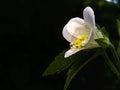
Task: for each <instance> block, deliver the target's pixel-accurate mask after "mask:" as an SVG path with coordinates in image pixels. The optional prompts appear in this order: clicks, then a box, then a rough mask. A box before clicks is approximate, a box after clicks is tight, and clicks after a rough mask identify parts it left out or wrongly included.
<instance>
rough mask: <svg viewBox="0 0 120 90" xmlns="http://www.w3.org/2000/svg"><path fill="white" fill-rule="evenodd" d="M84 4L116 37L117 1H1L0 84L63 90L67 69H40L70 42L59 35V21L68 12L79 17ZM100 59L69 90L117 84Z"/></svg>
mask: <svg viewBox="0 0 120 90" xmlns="http://www.w3.org/2000/svg"><path fill="white" fill-rule="evenodd" d="M88 5H89V6H91V7H92V8H93V10H94V11H95V15H96V22H97V24H99V25H100V26H101V27H102V26H105V27H106V28H107V30H108V31H109V34H110V37H111V38H112V41H113V42H116V41H117V40H118V36H117V29H116V19H119V18H120V3H119V2H118V3H117V4H115V3H112V2H105V0H91V1H90V0H56V1H53V0H28V1H27V0H3V1H0V90H4V89H7V90H8V89H15V90H26V89H29V90H63V86H64V83H65V79H66V71H63V72H62V73H61V74H59V75H53V76H48V77H42V73H43V72H44V70H45V69H46V68H47V67H48V65H49V64H50V62H52V60H54V57H55V56H56V55H58V53H60V52H61V51H62V50H63V49H65V48H67V47H69V43H68V42H67V41H66V40H65V39H64V38H63V37H62V29H63V27H64V25H65V24H66V23H67V22H68V20H69V19H70V18H73V17H76V16H77V17H81V18H82V17H83V14H82V12H83V9H84V8H85V7H86V6H88ZM115 44H116V43H115ZM100 59H101V58H100ZM100 59H98V60H96V61H94V62H91V63H90V64H89V65H87V66H86V68H84V69H83V70H82V71H81V72H80V73H79V74H78V75H77V76H76V77H75V79H74V80H73V81H72V83H71V84H70V87H69V89H68V90H88V89H92V90H119V89H120V87H118V86H119V84H120V83H117V82H118V81H117V80H116V77H115V75H114V74H112V73H111V71H110V70H109V69H108V68H107V66H106V65H105V63H104V60H100Z"/></svg>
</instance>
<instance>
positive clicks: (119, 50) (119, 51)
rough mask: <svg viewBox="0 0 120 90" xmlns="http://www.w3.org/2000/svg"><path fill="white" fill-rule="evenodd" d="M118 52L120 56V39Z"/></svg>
mask: <svg viewBox="0 0 120 90" xmlns="http://www.w3.org/2000/svg"><path fill="white" fill-rule="evenodd" d="M117 53H118V55H119V57H120V41H119V44H118V48H117Z"/></svg>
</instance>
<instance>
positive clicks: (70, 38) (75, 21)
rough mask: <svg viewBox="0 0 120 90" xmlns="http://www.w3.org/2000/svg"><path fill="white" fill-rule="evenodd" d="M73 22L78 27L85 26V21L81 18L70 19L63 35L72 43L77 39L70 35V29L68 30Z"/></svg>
mask: <svg viewBox="0 0 120 90" xmlns="http://www.w3.org/2000/svg"><path fill="white" fill-rule="evenodd" d="M71 22H73V23H77V25H79V24H80V25H83V24H84V20H83V19H81V18H79V17H75V18H72V19H70V20H69V21H68V23H67V24H66V25H65V26H64V28H63V31H62V35H63V37H64V38H65V39H66V40H67V41H68V42H72V41H74V40H75V39H76V37H75V35H73V34H72V33H70V32H69V30H68V28H67V27H69V25H70V27H71ZM73 31H74V28H73Z"/></svg>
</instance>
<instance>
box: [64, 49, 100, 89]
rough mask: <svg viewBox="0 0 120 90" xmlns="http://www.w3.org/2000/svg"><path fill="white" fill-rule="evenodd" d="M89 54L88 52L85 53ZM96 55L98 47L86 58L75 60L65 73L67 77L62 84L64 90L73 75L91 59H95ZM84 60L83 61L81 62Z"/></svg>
mask: <svg viewBox="0 0 120 90" xmlns="http://www.w3.org/2000/svg"><path fill="white" fill-rule="evenodd" d="M87 54H88V55H89V53H87ZM98 55H100V49H98V50H97V51H96V52H95V53H94V54H93V55H92V56H91V57H89V58H88V59H87V60H81V58H79V60H78V61H76V62H75V63H74V64H73V65H72V66H71V68H70V69H69V71H68V73H67V79H66V83H65V86H64V90H66V89H67V87H68V85H69V84H70V82H71V80H72V79H73V78H74V77H75V75H76V74H77V73H78V72H79V71H80V70H81V69H82V68H83V67H84V66H85V65H87V64H88V63H89V62H90V61H91V60H93V59H95V58H96V57H97V56H98ZM81 61H84V62H81Z"/></svg>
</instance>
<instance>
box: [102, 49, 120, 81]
mask: <svg viewBox="0 0 120 90" xmlns="http://www.w3.org/2000/svg"><path fill="white" fill-rule="evenodd" d="M103 57H104V59H105V62H106V63H107V65H108V66H109V67H110V68H111V70H112V71H113V72H114V74H116V76H117V77H118V79H119V80H120V72H119V71H118V70H117V68H116V67H115V65H114V64H113V63H112V61H111V60H110V58H109V57H108V55H107V53H106V52H105V51H104V53H103Z"/></svg>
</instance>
